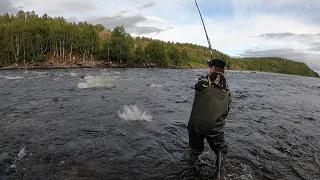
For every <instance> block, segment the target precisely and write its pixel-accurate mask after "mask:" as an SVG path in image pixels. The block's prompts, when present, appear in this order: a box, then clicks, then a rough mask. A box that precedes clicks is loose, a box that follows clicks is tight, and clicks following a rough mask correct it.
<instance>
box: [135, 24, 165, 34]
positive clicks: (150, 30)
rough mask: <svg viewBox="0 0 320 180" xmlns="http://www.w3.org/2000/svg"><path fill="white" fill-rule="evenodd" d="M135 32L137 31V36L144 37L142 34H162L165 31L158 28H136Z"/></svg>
mask: <svg viewBox="0 0 320 180" xmlns="http://www.w3.org/2000/svg"><path fill="white" fill-rule="evenodd" d="M135 31H136V34H138V35H142V34H150V33H154V32H156V33H160V32H162V31H164V30H163V29H160V28H157V27H149V26H141V27H136V29H135Z"/></svg>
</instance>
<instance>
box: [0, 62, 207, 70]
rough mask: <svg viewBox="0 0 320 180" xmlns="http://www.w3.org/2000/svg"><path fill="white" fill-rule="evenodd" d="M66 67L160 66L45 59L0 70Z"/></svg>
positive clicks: (178, 67) (191, 65) (7, 66)
mask: <svg viewBox="0 0 320 180" xmlns="http://www.w3.org/2000/svg"><path fill="white" fill-rule="evenodd" d="M204 67H206V66H205V65H202V64H197V63H187V64H186V65H182V66H166V67H163V68H168V69H193V68H204ZM68 68H161V67H159V66H157V65H156V64H154V63H145V64H133V65H132V64H119V63H115V62H111V61H109V62H108V61H105V60H84V61H82V60H76V61H68V60H47V61H43V62H33V63H19V64H18V63H15V64H12V65H6V66H0V70H11V69H68Z"/></svg>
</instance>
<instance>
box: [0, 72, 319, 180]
mask: <svg viewBox="0 0 320 180" xmlns="http://www.w3.org/2000/svg"><path fill="white" fill-rule="evenodd" d="M206 72H207V69H193V70H172V69H99V68H98V69H53V70H3V71H0V179H32V180H33V179H50V180H51V179H52V180H56V179H57V180H60V179H61V180H62V179H73V180H75V179H81V180H82V179H112V180H113V179H128V180H134V179H148V180H149V179H190V180H191V179H211V178H212V175H213V172H214V171H213V169H214V165H215V154H214V153H213V152H212V151H211V150H210V149H209V146H208V144H207V143H206V145H205V151H204V152H203V154H202V155H201V156H200V157H199V160H198V161H197V162H196V164H194V165H190V164H188V163H186V162H185V155H184V154H186V152H187V147H188V133H187V123H188V118H189V116H190V111H191V106H192V101H193V97H194V89H193V85H194V84H195V82H196V80H197V78H198V77H199V76H200V75H202V74H205V73H206ZM226 77H227V80H228V82H229V86H230V88H231V90H232V100H233V102H232V107H231V111H230V114H229V116H228V119H227V125H226V140H227V142H228V146H229V149H230V150H229V153H228V155H227V157H226V170H227V176H226V177H227V178H226V179H231V180H235V179H239V180H240V179H241V180H251V179H286V180H300V179H308V180H316V179H320V170H319V169H320V150H319V147H320V79H316V78H308V77H299V76H292V75H280V74H271V73H262V72H257V73H250V72H240V71H228V72H227V73H226Z"/></svg>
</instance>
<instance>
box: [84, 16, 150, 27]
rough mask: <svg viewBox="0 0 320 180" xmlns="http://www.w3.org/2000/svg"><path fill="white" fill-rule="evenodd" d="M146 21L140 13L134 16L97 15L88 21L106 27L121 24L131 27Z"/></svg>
mask: <svg viewBox="0 0 320 180" xmlns="http://www.w3.org/2000/svg"><path fill="white" fill-rule="evenodd" d="M145 21H147V18H146V17H144V16H142V15H134V16H123V15H117V16H113V17H110V16H106V17H98V18H90V19H89V20H88V22H90V23H93V24H102V25H104V26H105V27H106V28H109V29H113V28H114V27H116V26H123V27H124V28H132V27H135V26H137V24H138V23H140V22H145Z"/></svg>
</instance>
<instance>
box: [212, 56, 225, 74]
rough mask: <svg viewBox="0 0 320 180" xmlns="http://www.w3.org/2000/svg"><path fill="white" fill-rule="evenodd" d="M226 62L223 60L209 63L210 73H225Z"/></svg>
mask: <svg viewBox="0 0 320 180" xmlns="http://www.w3.org/2000/svg"><path fill="white" fill-rule="evenodd" d="M226 65H227V64H226V62H225V61H224V60H222V59H214V60H211V61H208V66H209V67H210V72H211V73H213V72H219V73H224V68H225V66H226Z"/></svg>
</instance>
